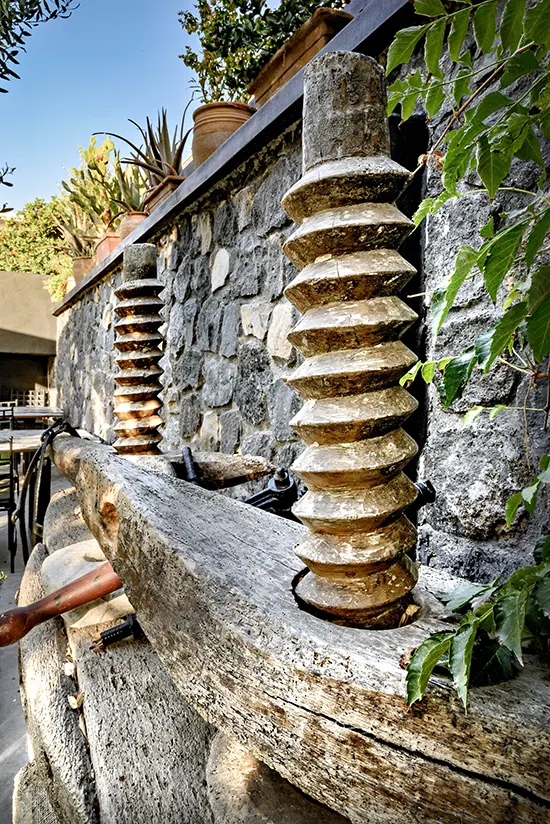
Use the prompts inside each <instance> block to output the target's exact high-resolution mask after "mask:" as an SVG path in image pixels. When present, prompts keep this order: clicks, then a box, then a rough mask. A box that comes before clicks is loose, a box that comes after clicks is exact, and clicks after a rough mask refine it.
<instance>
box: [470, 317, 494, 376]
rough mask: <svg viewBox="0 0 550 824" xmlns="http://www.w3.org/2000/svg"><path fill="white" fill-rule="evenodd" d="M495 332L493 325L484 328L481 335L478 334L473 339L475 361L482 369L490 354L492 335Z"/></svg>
mask: <svg viewBox="0 0 550 824" xmlns="http://www.w3.org/2000/svg"><path fill="white" fill-rule="evenodd" d="M494 334H495V328H494V326H491V327H489V329H486V330H485V332H482V333H481V335H478V336H477V338H476V339H475V341H474V349H475V353H476V357H477V362H478V364H479V366H480V367H481V368H482V369H485V366H486V365H487V362H488V361H489V358H490V356H491V346H492V345H493V335H494Z"/></svg>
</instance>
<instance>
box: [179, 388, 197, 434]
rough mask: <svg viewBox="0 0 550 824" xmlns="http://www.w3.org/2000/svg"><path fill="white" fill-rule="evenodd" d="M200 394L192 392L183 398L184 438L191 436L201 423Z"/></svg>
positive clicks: (181, 424)
mask: <svg viewBox="0 0 550 824" xmlns="http://www.w3.org/2000/svg"><path fill="white" fill-rule="evenodd" d="M201 417H202V413H201V402H200V395H198V394H197V393H196V392H190V393H189V394H188V395H184V396H183V397H182V399H181V412H180V433H181V437H182V438H190V437H191V436H192V435H194V434H195V432H196V431H197V429H198V428H199V426H200V424H201Z"/></svg>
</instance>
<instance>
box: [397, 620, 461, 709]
mask: <svg viewBox="0 0 550 824" xmlns="http://www.w3.org/2000/svg"><path fill="white" fill-rule="evenodd" d="M454 635H455V633H454V632H438V633H436V634H435V635H431V636H430V637H429V638H426V640H425V641H423V642H422V643H421V644H420V646H419V647H418V649H416V650H415V652H414V653H413V655H412V657H411V660H410V661H409V664H408V666H407V703H408V704H409V706H410V705H411V704H414V703H415V701H420V699H421V698H422V697H423V696H424V693H425V692H426V687H427V685H428V681H429V679H430V676H431V674H432V672H433V669H434V667H435V665H436V664H437V662H438V661H439V659H440V658H441V656H442V655H444V654H445V653H446V652H447V650H448V649H449V647H450V644H451V639H452V638H453V637H454Z"/></svg>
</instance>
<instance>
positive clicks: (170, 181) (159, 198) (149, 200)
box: [143, 175, 185, 213]
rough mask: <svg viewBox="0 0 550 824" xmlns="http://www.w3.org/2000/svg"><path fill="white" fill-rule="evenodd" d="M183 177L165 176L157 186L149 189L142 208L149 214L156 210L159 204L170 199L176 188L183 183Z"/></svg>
mask: <svg viewBox="0 0 550 824" xmlns="http://www.w3.org/2000/svg"><path fill="white" fill-rule="evenodd" d="M184 180H185V178H184V177H181V176H180V175H167V176H166V177H165V178H164V180H162V181H161V182H160V183H159V184H158V186H155V188H154V189H151V191H150V192H149V194H148V195H147V197H146V198H145V200H144V201H143V208H144V209H146V210H147V211H148V212H149V213H151V212H153V211H154V210H155V209H158V207H159V206H160V204H161V203H164V201H165V200H166V199H167V198H168V197H170V195H171V194H172V192H173V191H175V189H177V188H178V186H179V185H180V183H183V181H184Z"/></svg>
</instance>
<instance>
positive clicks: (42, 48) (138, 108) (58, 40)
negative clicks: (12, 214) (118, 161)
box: [0, 0, 192, 209]
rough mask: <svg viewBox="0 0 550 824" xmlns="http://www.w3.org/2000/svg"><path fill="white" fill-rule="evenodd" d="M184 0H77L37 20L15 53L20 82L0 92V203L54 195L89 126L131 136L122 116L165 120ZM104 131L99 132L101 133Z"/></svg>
mask: <svg viewBox="0 0 550 824" xmlns="http://www.w3.org/2000/svg"><path fill="white" fill-rule="evenodd" d="M191 7H192V0H148V2H146V0H80V7H79V8H77V9H76V10H75V11H74V12H73V14H72V16H71V17H70V18H69V19H68V20H52V21H50V22H49V23H45V24H43V25H41V26H39V27H37V28H36V29H35V30H34V32H33V34H32V36H31V37H30V38H28V40H27V53H26V54H24V53H23V54H21V61H20V66H19V68H17V67H15V68H16V69H17V71H18V74H20V76H21V79H20V80H13V81H12V82H11V83H9V84H8V88H9V93H8V94H3V95H0V165H1V163H2V162H7V163H9V165H10V166H15V167H16V171H15V173H14V175H13V176H12V178H11V180H12V182H13V184H14V185H13V188H12V189H7V188H4V187H2V189H1V191H0V201H1V202H4V201H5V200H8V201H9V204H10V205H11V206H13V207H14V208H15V209H19V208H21V207H22V206H23V204H24V203H27V202H28V201H29V200H32V199H33V198H35V197H43V198H45V199H48V198H49V197H51V195H53V194H56V193H57V191H58V185H59V183H60V182H61V180H62V179H63V177H64V176H65V170H66V169H69V168H70V167H71V166H75V165H78V161H79V155H78V146H87V145H88V140H89V137H90V135H91V134H92V132H96V131H113V132H117V133H118V134H122V135H125V136H128V137H129V138H130V139H132V140H133V139H135V138H136V136H137V131H136V130H135V128H134V126H132V125H131V124H130V123H128V121H127V119H128V118H129V117H131V118H132V119H133V120H136V121H137V122H138V123H142V122H144V121H145V117H146V116H147V115H149V116H150V117H152V116H154V117H156V112H157V109H160V108H161V107H162V106H164V107H166V108H167V110H168V118H169V124H171V125H172V128H173V127H174V126H175V124H176V122H179V120H180V118H181V115H182V113H183V110H184V108H185V105H186V103H187V101H188V100H189V96H190V90H189V80H190V73H189V70H188V69H186V67H185V66H184V65H183V62H182V61H181V60H180V59H179V58H178V55H179V54H181V53H182V52H183V50H184V46H185V44H186V40H187V39H188V35H187V34H186V33H185V32H184V31H183V29H182V27H181V25H180V23H179V21H178V11H180V10H182V9H185V8H191ZM102 139H103V138H98V140H102Z"/></svg>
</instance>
